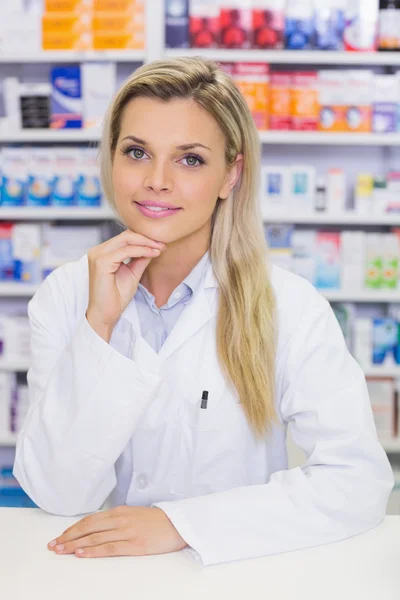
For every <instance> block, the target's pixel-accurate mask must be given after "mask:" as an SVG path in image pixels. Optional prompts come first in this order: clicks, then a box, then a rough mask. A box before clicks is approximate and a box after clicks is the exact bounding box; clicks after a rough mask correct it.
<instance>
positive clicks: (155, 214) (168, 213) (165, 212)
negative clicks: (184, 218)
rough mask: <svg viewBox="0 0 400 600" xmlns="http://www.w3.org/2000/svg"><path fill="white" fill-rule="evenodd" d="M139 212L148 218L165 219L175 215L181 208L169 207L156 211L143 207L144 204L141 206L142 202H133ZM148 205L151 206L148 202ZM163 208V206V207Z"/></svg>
mask: <svg viewBox="0 0 400 600" xmlns="http://www.w3.org/2000/svg"><path fill="white" fill-rule="evenodd" d="M135 204H136V206H137V208H138V210H139V212H140V213H141V214H142V215H144V216H145V217H148V218H149V219H167V218H168V217H172V216H173V215H177V214H178V213H179V212H180V211H181V210H182V209H181V208H174V209H170V210H162V211H158V212H153V211H152V210H149V209H148V208H145V207H144V206H142V204H139V202H135ZM148 206H153V205H151V204H150V203H149V204H148ZM163 208H165V207H163Z"/></svg>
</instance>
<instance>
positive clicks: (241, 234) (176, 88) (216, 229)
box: [100, 57, 278, 438]
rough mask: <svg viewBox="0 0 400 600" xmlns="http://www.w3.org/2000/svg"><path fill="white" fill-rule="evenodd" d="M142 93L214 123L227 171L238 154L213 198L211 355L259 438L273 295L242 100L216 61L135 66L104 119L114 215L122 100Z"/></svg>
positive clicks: (249, 124)
mask: <svg viewBox="0 0 400 600" xmlns="http://www.w3.org/2000/svg"><path fill="white" fill-rule="evenodd" d="M138 96H141V97H143V96H145V97H149V98H156V99H160V100H164V101H166V102H167V101H168V100H171V99H172V98H193V99H194V100H195V101H196V102H197V103H198V104H199V105H200V106H201V107H203V108H204V109H205V110H206V111H207V112H208V113H209V114H210V115H211V116H212V117H213V118H214V119H215V121H216V122H217V123H218V125H219V126H220V128H221V130H222V132H223V134H224V136H225V140H226V144H225V158H226V164H227V166H231V165H232V164H233V162H234V160H235V158H236V156H237V154H239V153H243V155H244V164H243V169H242V173H241V176H240V178H239V180H238V182H237V183H236V186H235V187H234V189H233V190H232V192H231V194H230V196H229V198H228V199H226V200H224V201H220V199H218V200H217V204H216V207H215V211H214V213H213V218H212V233H211V241H210V259H211V263H212V266H213V270H214V274H215V277H216V279H217V281H218V284H219V288H220V293H219V306H218V316H217V351H218V358H219V362H220V366H221V368H222V371H223V373H224V375H225V376H226V377H227V378H228V382H229V383H233V385H234V387H235V388H236V390H237V392H238V394H239V398H240V400H241V402H242V405H243V409H244V412H245V415H246V417H247V420H248V422H249V424H250V425H251V428H252V430H253V432H254V434H255V436H256V437H258V438H262V437H264V436H265V434H266V432H268V430H269V429H270V426H271V423H272V421H275V422H277V421H278V419H277V414H276V408H275V349H276V341H277V337H276V335H277V332H276V319H275V298H274V294H273V289H272V285H271V283H270V279H269V273H268V269H269V263H268V260H267V252H268V248H267V244H266V241H265V238H264V233H263V225H262V219H261V213H260V208H259V200H258V182H259V179H258V178H259V155H260V146H259V137H258V132H257V128H256V126H255V124H254V121H253V118H252V115H251V113H250V111H249V108H248V106H247V103H246V100H245V99H244V97H243V96H242V94H241V93H240V91H239V89H238V88H237V87H236V85H235V84H234V83H233V80H232V79H231V78H230V77H229V76H228V75H227V74H226V73H225V72H224V71H223V70H222V69H221V68H220V67H219V66H218V64H217V63H215V62H213V61H209V60H204V59H202V58H200V57H195V58H177V59H171V60H165V61H161V60H160V61H154V62H152V63H150V64H146V65H143V66H142V67H140V68H139V69H137V70H136V71H135V72H134V73H133V74H132V75H131V76H130V77H129V79H128V80H127V81H126V82H125V83H124V84H123V86H122V87H121V89H120V90H119V91H118V92H117V94H116V95H115V97H114V99H113V101H112V103H111V105H110V107H109V109H108V112H107V114H106V117H105V121H104V128H103V136H102V142H101V147H100V152H101V179H102V184H103V189H104V191H105V194H106V197H107V198H108V201H109V203H110V205H111V206H112V208H113V209H114V211H115V212H117V211H116V206H115V200H114V192H113V186H112V178H111V172H112V162H113V158H114V153H115V149H116V145H117V141H118V137H119V134H120V125H121V117H122V113H123V110H124V108H125V106H126V105H127V103H128V102H129V101H130V100H132V99H133V98H135V97H138Z"/></svg>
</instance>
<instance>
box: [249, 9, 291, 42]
mask: <svg viewBox="0 0 400 600" xmlns="http://www.w3.org/2000/svg"><path fill="white" fill-rule="evenodd" d="M284 32H285V13H284V12H283V11H281V10H265V9H264V10H256V9H253V14H252V40H251V45H252V47H253V48H269V49H274V50H281V49H283V48H284Z"/></svg>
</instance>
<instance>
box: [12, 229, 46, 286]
mask: <svg viewBox="0 0 400 600" xmlns="http://www.w3.org/2000/svg"><path fill="white" fill-rule="evenodd" d="M12 246H13V258H14V280H15V281H18V282H20V283H30V284H35V283H36V284H38V283H40V282H41V280H42V277H41V266H40V248H41V226H40V225H33V224H24V223H16V224H15V225H14V227H13V230H12Z"/></svg>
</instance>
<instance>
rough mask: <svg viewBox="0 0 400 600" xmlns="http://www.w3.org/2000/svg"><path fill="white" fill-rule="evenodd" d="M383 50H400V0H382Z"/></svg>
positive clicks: (380, 33) (381, 32) (380, 47)
mask: <svg viewBox="0 0 400 600" xmlns="http://www.w3.org/2000/svg"><path fill="white" fill-rule="evenodd" d="M378 49H379V50H380V51H381V52H385V51H386V52H393V51H399V50H400V0H380V2H379V41H378Z"/></svg>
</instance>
